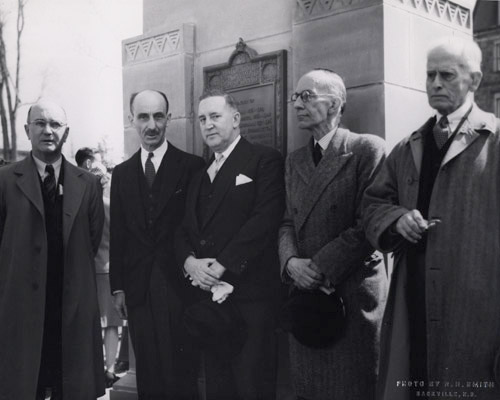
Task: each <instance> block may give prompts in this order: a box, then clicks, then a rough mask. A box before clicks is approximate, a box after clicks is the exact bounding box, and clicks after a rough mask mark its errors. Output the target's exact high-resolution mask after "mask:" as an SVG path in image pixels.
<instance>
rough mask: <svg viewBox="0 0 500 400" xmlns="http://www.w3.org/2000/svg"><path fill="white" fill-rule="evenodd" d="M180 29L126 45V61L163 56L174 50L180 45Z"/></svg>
mask: <svg viewBox="0 0 500 400" xmlns="http://www.w3.org/2000/svg"><path fill="white" fill-rule="evenodd" d="M180 39H181V34H180V31H179V30H175V31H171V32H166V33H163V34H160V35H155V36H152V37H147V38H142V39H139V40H137V41H134V42H131V43H126V44H125V45H124V48H125V55H126V60H125V62H126V63H131V62H136V61H140V60H147V59H153V58H158V57H162V56H164V55H167V54H169V53H172V52H174V51H175V50H177V48H178V47H179V42H180Z"/></svg>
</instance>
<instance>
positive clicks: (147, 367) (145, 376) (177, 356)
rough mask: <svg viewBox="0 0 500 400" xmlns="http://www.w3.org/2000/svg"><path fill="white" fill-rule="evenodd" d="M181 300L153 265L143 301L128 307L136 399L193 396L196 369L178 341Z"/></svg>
mask: <svg viewBox="0 0 500 400" xmlns="http://www.w3.org/2000/svg"><path fill="white" fill-rule="evenodd" d="M180 313H181V304H180V301H179V299H178V298H177V296H176V295H174V293H173V289H172V288H171V287H169V285H168V284H167V281H166V278H165V276H164V274H163V273H162V271H160V269H159V268H158V267H157V266H153V269H152V272H151V278H150V288H149V292H148V295H147V299H146V302H145V303H144V304H141V305H138V306H133V307H129V308H128V318H129V319H128V322H129V331H130V338H131V340H132V345H133V347H134V352H135V356H136V376H137V392H138V395H139V400H170V399H172V400H180V399H182V400H184V399H186V400H188V399H189V400H191V399H196V398H197V397H196V393H197V390H196V372H197V371H196V369H195V368H193V367H192V365H194V363H193V362H192V361H191V355H190V354H191V353H190V352H191V350H190V349H189V347H188V346H184V345H183V344H182V336H183V335H182V333H181V332H180V330H179V329H180V326H181V323H180V320H179V315H180Z"/></svg>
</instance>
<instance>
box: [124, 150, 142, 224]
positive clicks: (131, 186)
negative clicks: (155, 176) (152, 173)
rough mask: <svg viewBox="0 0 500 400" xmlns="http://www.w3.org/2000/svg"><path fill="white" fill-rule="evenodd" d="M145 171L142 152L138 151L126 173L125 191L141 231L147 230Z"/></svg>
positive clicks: (131, 159)
mask: <svg viewBox="0 0 500 400" xmlns="http://www.w3.org/2000/svg"><path fill="white" fill-rule="evenodd" d="M143 175H144V171H143V169H142V164H141V150H140V149H139V151H137V152H136V153H135V154H134V155H133V156H132V157H131V158H130V163H129V164H128V166H127V169H126V170H125V171H124V186H125V190H124V191H123V192H124V193H125V194H126V196H128V201H129V202H130V205H131V206H130V210H134V214H133V215H134V218H135V220H136V222H137V225H138V226H139V227H140V228H141V229H143V230H144V229H146V211H145V210H144V203H143V201H142V198H141V189H140V188H141V179H142V178H143Z"/></svg>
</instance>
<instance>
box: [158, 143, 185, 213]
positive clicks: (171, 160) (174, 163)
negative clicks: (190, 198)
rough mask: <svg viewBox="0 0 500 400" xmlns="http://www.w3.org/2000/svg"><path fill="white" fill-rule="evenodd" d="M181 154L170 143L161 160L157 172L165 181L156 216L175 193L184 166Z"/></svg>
mask: <svg viewBox="0 0 500 400" xmlns="http://www.w3.org/2000/svg"><path fill="white" fill-rule="evenodd" d="M179 155H180V150H178V149H177V148H176V147H174V146H172V144H170V143H169V144H168V149H167V152H166V153H165V155H164V156H163V160H162V161H161V165H160V168H159V169H158V174H157V177H161V179H163V182H162V185H161V192H160V197H159V199H158V206H157V208H156V211H155V218H157V217H158V216H159V215H160V214H161V212H162V211H163V209H164V208H165V205H166V204H167V203H168V200H169V199H170V197H171V196H172V194H173V193H174V191H175V189H176V187H177V182H178V181H179V178H180V177H181V174H182V168H181V165H180V161H181V158H180V157H179ZM160 174H161V175H160Z"/></svg>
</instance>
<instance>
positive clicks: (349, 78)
mask: <svg viewBox="0 0 500 400" xmlns="http://www.w3.org/2000/svg"><path fill="white" fill-rule="evenodd" d="M294 2H295V11H294V21H293V28H292V29H293V43H292V47H293V66H294V68H293V81H294V83H296V82H297V81H298V79H299V78H300V76H301V75H302V74H303V73H304V72H306V71H308V70H309V69H311V68H315V67H325V68H329V69H333V70H335V71H336V72H337V73H339V74H340V75H341V76H342V77H343V78H344V80H345V82H346V86H347V91H348V94H347V108H346V113H345V115H344V117H343V123H344V124H345V125H346V126H347V127H348V128H350V129H351V130H353V131H356V132H360V133H361V132H368V133H374V134H376V135H379V136H381V137H383V138H385V139H386V141H387V143H388V148H389V149H390V148H392V147H393V146H394V145H395V144H396V143H397V142H398V141H399V140H400V139H402V138H403V137H404V136H406V135H408V134H409V133H411V132H412V131H413V130H415V129H417V128H418V127H419V126H420V125H421V124H423V122H425V121H426V119H427V118H428V117H429V115H430V112H431V110H430V107H429V106H428V104H427V97H426V94H425V78H426V74H425V63H426V49H427V46H428V45H429V43H430V42H431V41H432V40H433V39H435V38H437V37H439V36H444V35H459V36H472V10H473V8H474V4H475V0H470V1H467V0H453V1H449V0H294ZM300 144H302V143H294V144H292V146H291V148H293V147H297V145H300Z"/></svg>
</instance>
